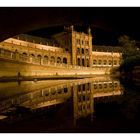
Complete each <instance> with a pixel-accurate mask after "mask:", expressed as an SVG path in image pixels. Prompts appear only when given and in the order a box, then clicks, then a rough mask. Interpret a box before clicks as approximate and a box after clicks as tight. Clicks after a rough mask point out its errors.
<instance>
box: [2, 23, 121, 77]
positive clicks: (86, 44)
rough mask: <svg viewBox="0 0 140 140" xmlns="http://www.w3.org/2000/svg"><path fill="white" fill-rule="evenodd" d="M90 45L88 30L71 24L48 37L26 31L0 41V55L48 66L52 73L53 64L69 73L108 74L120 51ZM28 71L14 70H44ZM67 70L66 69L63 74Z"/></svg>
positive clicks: (119, 61) (36, 72)
mask: <svg viewBox="0 0 140 140" xmlns="http://www.w3.org/2000/svg"><path fill="white" fill-rule="evenodd" d="M93 48H94V46H93V45H92V35H91V31H90V29H88V31H87V33H83V32H82V33H81V32H77V31H75V30H74V27H73V26H71V27H68V28H65V29H64V31H63V32H61V33H58V34H55V35H54V36H53V37H52V39H51V40H48V39H46V38H40V37H34V36H31V35H27V34H20V35H17V36H15V37H13V38H9V39H7V40H4V41H3V42H1V43H0V58H2V59H6V60H10V61H15V62H21V63H22V64H27V63H28V64H31V65H32V64H33V65H37V66H38V65H41V66H48V67H51V68H52V72H53V70H55V68H56V67H57V68H61V69H71V70H74V71H72V72H70V71H69V72H70V74H82V73H83V74H109V73H110V71H111V69H112V68H114V67H119V65H120V63H121V53H120V52H113V51H112V52H107V51H106V52H103V51H102V52H101V51H98V50H96V51H95V50H94V51H93ZM22 64H21V66H22V67H23V65H22ZM7 65H9V64H7ZM15 67H16V66H15ZM18 67H19V66H18ZM51 68H50V69H51ZM7 69H10V68H9V67H8V68H7ZM11 69H13V68H11ZM25 69H27V68H25ZM28 69H31V68H30V67H28ZM33 69H37V71H35V72H34V71H33ZM30 71H32V72H29V71H27V70H26V71H25V70H24V71H23V69H19V70H18V71H16V72H15V73H18V72H21V73H22V74H23V75H26V74H27V72H28V73H29V74H27V75H35V74H36V75H47V74H46V73H47V70H45V69H44V71H46V73H45V72H44V71H43V70H41V68H40V69H39V68H32V70H30ZM84 71H85V73H84ZM59 72H60V70H55V72H54V73H55V74H56V73H57V74H59ZM67 72H68V70H67V71H65V72H63V73H67ZM78 72H79V73H78ZM1 73H2V72H1ZM8 73H9V72H8ZM15 73H14V74H15ZM48 73H51V72H50V71H49V72H48ZM54 73H53V74H54ZM14 74H13V75H14ZM0 75H1V74H0ZM1 76H3V75H1Z"/></svg>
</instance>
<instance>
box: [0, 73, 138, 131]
mask: <svg viewBox="0 0 140 140" xmlns="http://www.w3.org/2000/svg"><path fill="white" fill-rule="evenodd" d="M127 85H128V84H124V83H123V84H122V83H121V82H120V81H119V80H118V79H113V78H111V77H105V76H101V77H99V76H98V77H94V78H85V79H79V80H77V79H76V80H46V81H25V82H21V83H17V82H5V83H0V132H16V133H18V132H38V133H39V132H96V133H97V132H139V131H140V125H139V117H140V113H139V112H140V111H139V109H140V102H139V101H140V95H139V89H138V87H135V86H134V85H133V86H132V87H131V86H130V85H129V86H127Z"/></svg>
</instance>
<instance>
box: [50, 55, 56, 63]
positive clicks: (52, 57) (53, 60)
mask: <svg viewBox="0 0 140 140" xmlns="http://www.w3.org/2000/svg"><path fill="white" fill-rule="evenodd" d="M50 63H51V64H54V63H55V58H54V56H51V58H50Z"/></svg>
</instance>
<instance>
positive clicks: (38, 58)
mask: <svg viewBox="0 0 140 140" xmlns="http://www.w3.org/2000/svg"><path fill="white" fill-rule="evenodd" d="M37 61H38V63H41V55H40V54H39V55H38V56H37Z"/></svg>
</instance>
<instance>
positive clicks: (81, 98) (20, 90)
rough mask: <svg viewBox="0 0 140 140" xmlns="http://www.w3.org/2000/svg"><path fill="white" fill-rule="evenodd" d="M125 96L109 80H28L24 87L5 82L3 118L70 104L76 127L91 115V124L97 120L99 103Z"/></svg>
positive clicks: (0, 95)
mask: <svg viewBox="0 0 140 140" xmlns="http://www.w3.org/2000/svg"><path fill="white" fill-rule="evenodd" d="M51 82H52V84H50V83H51ZM48 84H50V86H48ZM122 94H123V88H122V86H121V85H120V82H119V81H118V80H112V79H111V78H109V77H98V78H88V79H80V80H68V81H65V82H60V83H58V82H57V83H56V84H54V82H53V81H51V80H50V81H42V82H36V83H34V82H31V81H30V82H29V81H28V82H22V83H20V85H17V83H1V84H0V113H1V114H0V115H5V114H7V115H9V114H10V113H8V112H12V111H13V110H16V109H17V108H18V107H22V108H25V109H29V110H30V111H33V112H35V111H36V110H39V109H43V108H45V109H46V110H47V109H49V107H53V106H56V105H59V104H63V105H64V106H65V105H66V104H67V102H70V106H71V107H70V108H72V112H71V115H72V116H73V117H72V118H73V124H74V126H76V122H77V120H78V119H79V118H85V117H87V116H88V117H89V116H90V119H91V121H92V120H93V114H94V101H95V100H98V99H100V98H106V97H113V96H118V95H122ZM66 106H67V105H66ZM46 107H47V108H46Z"/></svg>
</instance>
